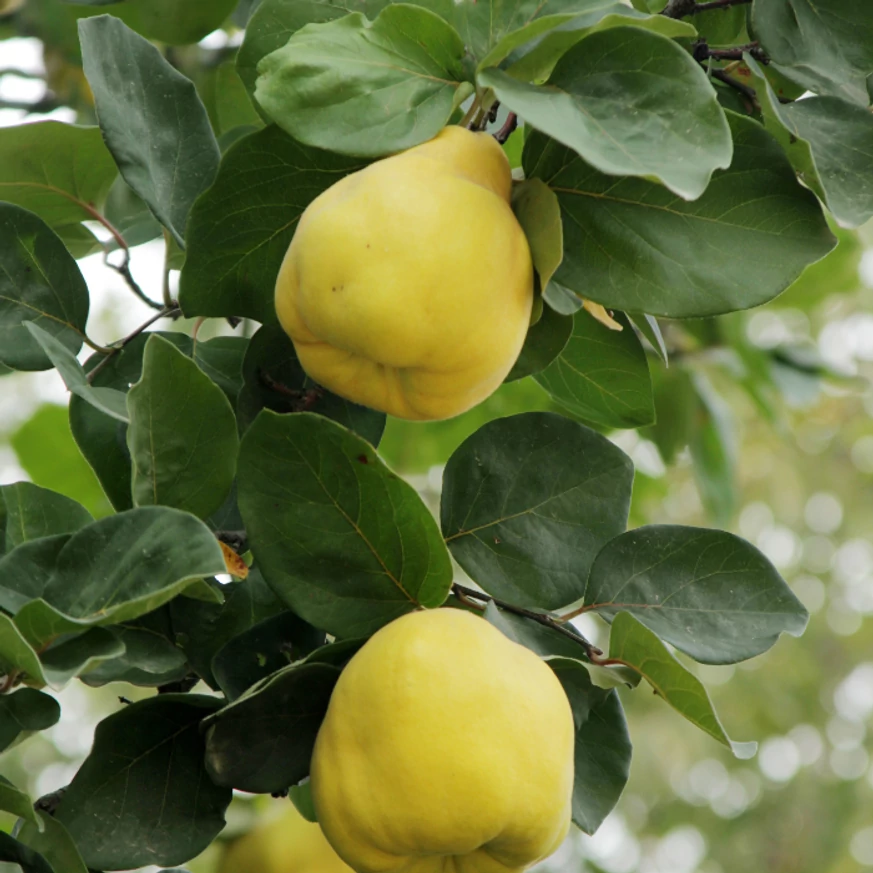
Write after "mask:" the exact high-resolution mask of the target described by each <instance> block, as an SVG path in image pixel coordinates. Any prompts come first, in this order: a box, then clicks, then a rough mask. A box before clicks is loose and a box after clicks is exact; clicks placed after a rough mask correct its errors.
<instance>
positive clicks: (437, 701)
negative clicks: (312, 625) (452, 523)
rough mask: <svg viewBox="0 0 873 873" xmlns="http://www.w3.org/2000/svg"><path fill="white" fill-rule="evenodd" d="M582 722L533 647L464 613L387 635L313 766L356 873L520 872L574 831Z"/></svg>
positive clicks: (335, 702) (412, 620)
mask: <svg viewBox="0 0 873 873" xmlns="http://www.w3.org/2000/svg"><path fill="white" fill-rule="evenodd" d="M573 744H574V728H573V715H572V712H571V710H570V704H569V702H568V700H567V697H566V695H565V694H564V690H563V688H562V687H561V683H560V682H559V681H558V679H557V677H556V676H555V674H554V673H553V672H552V670H551V669H550V668H549V667H548V666H547V665H546V664H545V663H544V662H543V661H542V660H540V658H538V657H537V656H536V655H535V654H534V653H533V652H531V651H530V650H529V649H526V648H524V647H523V646H520V645H518V644H517V643H514V642H512V641H511V640H509V639H508V638H507V637H505V636H504V635H503V634H502V633H501V632H500V631H499V630H497V629H496V628H494V627H493V626H492V625H490V624H488V623H487V622H486V621H485V620H484V619H482V618H479V617H478V616H475V615H472V614H471V613H468V612H464V611H462V610H458V609H434V610H428V611H424V612H413V613H410V614H408V615H405V616H403V617H402V618H399V619H397V620H395V621H393V622H391V623H390V624H388V625H386V626H385V627H384V628H382V629H381V630H380V631H378V632H377V633H376V634H375V635H374V636H373V637H371V639H370V640H369V641H368V642H367V643H366V644H365V645H364V646H363V648H361V649H360V651H358V653H357V654H356V655H355V656H354V657H353V658H352V660H351V661H350V662H349V664H348V665H347V666H346V668H345V669H344V670H343V672H342V674H341V675H340V678H339V681H338V683H337V685H336V688H335V689H334V692H333V695H332V697H331V700H330V705H329V707H328V711H327V715H326V716H325V719H324V721H323V723H322V725H321V728H320V730H319V732H318V737H317V739H316V743H315V749H314V752H313V757H312V770H311V774H312V780H311V788H312V796H313V800H314V803H315V808H316V811H317V813H318V820H319V823H320V824H321V826H322V828H323V830H324V833H325V835H326V836H327V838H328V840H329V841H330V843H331V845H332V846H333V847H334V848H335V849H336V851H337V853H338V854H339V855H340V857H342V858H343V860H344V861H346V863H348V864H349V865H350V866H351V867H353V868H354V869H355V870H356V871H358V873H513V871H520V870H523V869H525V868H526V867H528V866H530V865H531V864H533V863H535V862H536V861H538V860H540V859H542V858H545V857H546V856H548V855H550V854H551V853H552V852H553V851H554V850H555V849H557V847H558V846H559V845H560V844H561V842H562V840H563V839H564V837H565V836H566V834H567V831H568V829H569V826H570V815H571V809H570V804H571V794H572V790H573Z"/></svg>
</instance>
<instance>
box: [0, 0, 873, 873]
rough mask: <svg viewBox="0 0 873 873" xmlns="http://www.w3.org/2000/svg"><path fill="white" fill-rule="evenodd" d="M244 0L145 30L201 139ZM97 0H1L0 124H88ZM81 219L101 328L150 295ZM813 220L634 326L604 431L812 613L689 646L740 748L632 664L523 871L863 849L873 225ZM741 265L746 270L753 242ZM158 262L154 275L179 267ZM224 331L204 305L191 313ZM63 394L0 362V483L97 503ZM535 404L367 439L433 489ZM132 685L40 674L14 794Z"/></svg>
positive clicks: (596, 872) (871, 587) (839, 865)
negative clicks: (607, 720)
mask: <svg viewBox="0 0 873 873" xmlns="http://www.w3.org/2000/svg"><path fill="white" fill-rule="evenodd" d="M254 5H256V4H255V3H250V2H248V3H247V2H245V0H244V2H242V3H241V4H240V7H239V8H238V9H237V12H236V13H235V14H234V18H233V19H232V21H233V23H229V24H228V25H227V28H226V29H225V30H221V31H216V32H215V33H212V34H210V35H209V36H207V37H206V38H205V39H203V40H202V41H201V42H200V43H199V44H198V45H195V46H185V47H181V48H180V47H175V48H170V47H168V48H166V51H167V53H168V55H169V57H170V59H171V61H172V62H173V63H174V64H175V65H176V66H177V67H178V68H179V69H181V70H182V71H183V72H184V73H185V74H186V75H188V76H189V77H190V78H191V79H193V80H194V81H195V83H196V85H197V87H198V89H199V91H200V94H201V97H202V99H203V101H204V103H205V105H206V107H207V109H208V111H209V113H210V117H211V118H212V120H213V123H214V125H215V128H216V131H217V133H218V134H220V135H222V144H223V145H224V144H227V143H229V142H231V141H232V140H233V139H235V138H236V136H238V135H240V132H241V131H242V132H246V131H247V130H250V129H251V126H253V125H259V124H260V121H259V120H258V117H257V115H256V113H255V112H254V111H253V110H252V108H251V106H250V105H249V104H248V102H247V98H246V96H245V92H244V90H243V88H242V84H241V82H240V81H239V79H238V78H237V77H236V73H235V72H234V69H233V58H234V54H235V51H236V48H237V47H238V45H239V43H240V42H241V37H242V31H241V30H240V27H241V26H244V24H245V19H246V16H247V14H248V13H249V11H250V8H251V7H253V6H254ZM95 11H109V12H112V11H113V7H111V6H110V7H108V8H104V9H102V10H100V9H98V10H95V9H93V8H91V9H89V8H88V7H83V6H72V5H69V4H67V3H64V2H62V0H30V2H28V3H25V4H23V5H22V4H21V3H19V2H16V0H12V2H10V0H0V127H6V126H11V125H17V124H22V123H28V122H33V121H37V120H43V119H46V118H51V119H56V120H61V121H66V122H71V123H82V124H92V123H94V115H93V105H92V102H91V99H90V94H89V91H88V87H87V83H86V82H85V80H84V77H83V75H82V70H81V64H80V57H79V53H78V44H77V38H76V26H75V24H76V18H77V17H78V16H80V15H82V14H86V13H88V14H93V13H94V12H95ZM0 195H2V189H0ZM107 213H108V216H109V218H110V220H112V221H113V222H114V223H115V224H116V225H117V226H118V227H120V228H122V229H123V232H124V233H125V235H126V236H127V238H128V239H129V241H130V242H131V243H137V245H136V246H135V247H134V248H133V255H132V264H131V268H132V271H133V274H134V276H135V278H136V279H137V281H138V282H139V284H140V285H141V286H142V287H143V288H144V289H146V291H147V292H150V293H151V295H152V296H153V297H160V296H161V295H160V289H161V285H162V282H163V281H164V276H165V251H164V241H163V239H161V238H160V237H159V230H158V228H157V225H156V224H155V223H154V222H153V221H151V220H150V219H149V218H148V216H147V214H146V213H145V211H144V209H143V207H142V204H141V203H137V202H136V198H135V197H134V195H133V194H132V193H131V192H130V190H129V189H126V187H125V186H124V185H123V183H117V184H116V186H115V188H114V189H113V191H112V192H111V194H110V199H109V203H108V205H107ZM92 230H93V232H94V233H95V235H96V237H97V239H95V242H94V245H93V246H92V247H91V248H92V249H93V251H94V253H93V254H90V255H87V256H85V257H83V258H82V260H81V261H80V265H81V268H82V270H83V273H84V275H85V277H86V279H87V281H88V283H89V286H90V289H91V295H92V308H91V317H90V321H89V334H90V335H91V336H92V337H93V338H94V339H95V340H97V341H98V342H110V341H113V340H115V339H117V338H119V337H121V336H123V335H125V334H126V333H128V332H129V331H130V330H132V329H133V328H134V327H136V326H137V325H139V324H140V323H142V322H143V321H144V320H145V319H146V318H148V317H149V315H150V314H151V311H150V310H148V309H147V308H146V307H145V306H144V305H143V304H142V303H141V302H140V301H139V300H138V299H137V298H136V297H135V296H134V295H132V294H131V293H130V290H129V289H128V287H127V286H126V285H125V283H124V281H123V279H122V278H121V277H120V276H119V275H118V274H117V273H116V272H114V271H113V270H112V269H110V268H108V267H107V266H105V265H104V258H103V252H102V246H101V243H100V240H101V239H103V238H104V237H105V231H104V232H102V233H101V231H102V229H101V228H100V227H99V226H95V227H94V228H92ZM835 231H836V232H837V233H838V235H839V237H840V244H839V246H838V247H837V249H835V251H834V252H833V253H832V254H831V255H829V256H828V257H827V258H826V259H825V260H824V261H822V262H820V263H819V264H816V265H814V266H813V267H811V268H810V269H809V270H807V272H806V273H805V274H804V275H803V276H802V277H801V278H800V280H799V281H798V282H797V283H796V284H795V285H794V286H792V287H791V288H790V289H789V290H788V291H786V292H785V293H784V294H783V295H782V296H781V297H780V298H779V299H777V300H776V301H775V302H774V303H772V304H770V305H768V306H766V307H764V308H762V309H760V310H755V311H752V312H749V313H743V314H739V315H733V316H729V317H723V318H719V319H708V320H701V321H693V322H683V323H679V322H663V323H662V324H661V328H662V331H663V335H664V340H665V345H666V348H667V351H668V357H669V366H665V365H664V364H663V362H662V361H661V360H660V357H659V355H658V354H657V353H656V350H655V348H654V347H649V348H648V350H649V352H650V358H651V366H652V375H653V380H654V383H655V388H656V400H657V408H658V418H659V420H658V424H657V425H655V426H653V427H651V428H646V429H644V430H642V431H639V432H633V431H627V432H621V433H613V434H610V435H609V436H610V438H611V439H613V440H614V441H615V442H616V443H617V444H618V445H620V446H621V447H622V448H623V449H624V450H625V451H626V452H627V453H628V454H629V455H630V456H631V457H632V458H633V460H634V463H635V465H636V470H637V475H636V483H635V490H634V502H633V508H632V519H631V523H632V525H633V526H636V525H639V524H646V523H665V522H666V523H670V522H672V523H682V524H708V525H713V526H721V527H724V528H726V529H729V530H733V531H736V532H737V533H739V534H741V535H742V536H744V537H746V538H747V539H749V540H751V541H752V542H753V543H755V544H756V545H757V546H758V547H759V548H760V549H761V550H762V551H763V552H764V553H765V554H766V555H767V556H768V557H769V558H770V560H771V561H773V563H774V564H775V565H776V566H777V567H778V568H779V570H780V571H781V572H782V573H783V575H784V576H785V577H786V579H787V580H788V582H789V584H790V585H791V586H792V588H793V589H794V591H795V593H796V594H797V595H798V597H799V598H800V599H801V600H802V601H803V603H804V604H805V605H806V607H807V608H808V609H809V611H810V613H811V621H810V625H809V629H808V630H807V632H806V634H805V635H804V636H803V637H802V638H801V639H793V638H788V637H786V638H784V639H782V640H781V641H780V642H779V644H778V645H777V646H776V647H775V648H774V649H772V650H771V651H770V652H769V653H767V654H766V655H763V656H761V657H759V658H756V659H754V660H752V661H750V662H747V663H745V664H741V665H738V666H736V667H733V666H731V667H706V668H699V667H698V668H696V669H697V672H698V674H699V675H700V677H701V678H702V679H703V681H704V683H705V684H706V685H707V687H708V688H709V689H710V692H711V695H712V697H713V699H714V702H715V705H716V708H717V710H718V711H719V713H720V715H721V717H722V720H723V721H724V723H725V726H726V728H727V730H728V732H729V733H730V734H731V735H732V736H733V737H734V738H736V739H738V740H757V741H758V743H759V751H758V754H757V756H756V757H755V758H753V759H751V760H749V761H736V760H734V759H733V758H732V757H731V756H730V753H729V752H728V751H727V750H726V749H723V748H722V747H721V746H719V745H717V744H716V743H715V742H713V741H712V740H710V739H709V738H708V737H706V736H705V735H704V734H702V733H700V732H698V731H696V730H695V728H693V727H692V726H691V725H690V724H688V723H687V722H685V721H684V720H682V719H681V718H680V717H679V716H678V715H676V714H675V713H673V711H672V710H670V709H669V708H668V707H667V706H666V705H665V704H664V703H663V701H661V700H659V699H658V698H656V697H655V696H654V695H652V694H650V693H647V692H646V690H645V688H644V687H640V688H639V689H637V690H636V691H627V692H626V693H624V694H623V701H624V704H625V707H626V710H627V715H628V722H629V726H630V732H631V737H632V739H633V742H634V760H633V767H632V771H631V778H630V782H629V785H628V787H627V789H626V791H625V793H624V796H623V798H622V800H621V802H620V803H619V805H618V807H617V809H616V810H615V811H614V812H613V813H612V815H610V817H609V818H608V819H607V820H606V822H605V823H604V824H603V826H602V827H601V829H600V830H599V831H598V833H597V834H596V835H595V836H594V837H593V838H591V837H587V836H585V835H583V834H581V833H576V834H574V835H573V836H571V838H570V839H568V841H567V843H566V845H565V846H564V847H563V848H562V849H561V850H560V851H559V852H558V853H557V854H556V855H555V856H554V857H553V858H552V859H550V860H549V861H547V862H544V863H543V864H542V865H541V869H542V870H543V871H555V873H557V871H578V873H586V871H590V873H601V871H605V873H740V871H759V870H760V871H770V873H844V871H845V873H849V871H858V870H864V869H871V870H873V762H871V751H873V740H871V737H870V736H868V728H871V727H873V638H871V630H873V500H871V496H873V391H871V385H870V377H871V375H873V227H868V228H862V230H861V231H860V232H859V233H849V232H844V231H842V230H839V229H836V228H835ZM737 256H738V257H742V253H741V252H738V253H737ZM168 266H169V267H173V266H178V259H176V260H173V259H172V258H171V260H170V262H169V265H168ZM748 269H749V274H748V278H749V282H750V283H753V282H754V281H755V265H754V264H749V268H748ZM167 275H168V277H169V282H170V288H171V291H172V290H173V289H174V288H175V283H176V281H177V277H178V273H177V272H176V271H175V270H174V269H168V272H167ZM192 326H193V325H192V324H190V323H186V322H184V321H179V322H176V323H175V324H174V325H173V326H172V327H171V328H167V327H165V328H164V329H175V330H183V331H188V332H190V331H191V329H192ZM253 328H254V326H253V325H250V324H246V323H243V324H242V325H241V326H239V327H238V328H236V329H237V330H238V331H251V330H252V329H253ZM604 329H605V328H604ZM230 330H231V329H230V327H229V326H227V325H226V324H223V323H218V322H215V323H212V322H210V323H208V324H207V325H205V326H204V328H203V332H202V333H201V336H208V335H211V334H210V332H212V333H222V332H229V331H230ZM67 400H68V397H67V392H66V389H65V388H64V386H63V384H62V382H61V380H60V377H59V376H58V374H57V373H56V372H55V371H51V372H48V373H33V374H24V373H6V374H4V375H2V377H0V483H3V484H5V483H9V482H14V481H17V480H21V479H29V480H32V481H34V482H36V483H37V484H40V485H43V486H46V487H49V488H53V489H55V490H57V491H60V492H62V493H65V494H68V495H70V496H71V497H75V498H76V499H77V500H79V501H81V502H82V503H84V504H85V505H86V506H87V507H88V509H90V510H91V511H92V513H94V514H95V515H97V516H100V515H104V514H106V513H108V512H109V511H110V508H109V504H108V502H107V501H106V499H105V497H104V496H103V494H102V492H101V490H100V487H99V485H98V484H97V480H96V478H95V477H94V475H93V473H92V472H91V470H90V468H89V467H88V465H87V463H86V462H85V460H84V459H83V458H82V456H81V455H80V454H79V452H78V449H77V448H76V446H75V443H74V442H73V439H72V436H71V434H70V430H69V425H68V423H67V410H66V404H67ZM537 408H538V409H549V408H556V407H554V406H553V404H552V403H551V401H550V400H549V399H548V397H547V396H546V395H545V393H544V392H543V391H542V389H540V388H539V386H538V385H537V384H536V383H534V382H533V380H531V379H525V380H522V381H521V382H516V383H512V384H509V385H506V386H504V388H503V389H501V390H500V391H499V392H498V393H497V394H496V395H495V396H494V397H492V398H491V399H490V400H489V401H488V402H487V403H485V404H484V405H483V406H481V407H479V408H477V409H475V410H473V411H471V412H470V413H468V414H466V415H464V416H462V417H460V418H458V419H455V420H452V421H449V422H443V423H436V424H427V425H422V424H409V423H405V422H398V421H391V422H389V425H388V429H387V431H386V435H385V438H384V441H383V443H382V446H381V449H380V451H381V452H382V454H383V455H384V456H385V458H386V460H387V461H388V462H389V464H391V465H392V466H393V467H394V468H395V469H396V470H397V471H398V472H400V473H401V474H403V475H404V476H406V477H407V478H408V479H409V480H410V481H411V482H412V483H413V484H414V485H415V486H416V487H417V488H418V489H419V490H420V491H421V493H422V494H423V495H424V496H425V497H426V499H427V500H428V501H429V502H430V504H431V505H432V506H433V507H434V508H436V507H437V505H438V500H439V487H440V480H441V476H442V465H443V464H444V463H445V461H446V459H447V458H448V456H449V455H450V454H451V452H452V451H453V450H454V449H455V448H456V447H457V446H458V445H459V444H460V443H461V442H462V441H463V439H465V438H466V437H467V436H468V435H469V434H471V433H472V432H473V431H475V430H476V429H477V428H478V427H479V426H481V424H483V423H484V422H485V421H488V420H490V419H492V418H496V417H499V416H504V415H509V414H512V413H515V412H520V411H523V410H529V409H537ZM580 627H581V628H582V629H583V631H584V632H585V633H586V635H587V636H588V637H589V638H590V639H593V641H594V642H595V643H596V642H598V640H599V641H600V642H601V643H602V642H604V641H605V631H606V626H605V625H603V624H599V623H598V620H597V619H595V618H593V617H587V616H586V617H584V619H583V620H581V621H580ZM152 693H154V692H153V691H152V690H150V689H137V688H133V687H131V686H128V685H120V684H111V685H107V686H104V687H103V688H96V689H92V688H88V687H86V686H85V685H83V684H81V683H74V684H71V685H70V686H69V687H67V688H66V689H65V690H64V691H63V692H62V693H61V694H60V695H59V699H60V702H61V704H62V708H63V715H62V717H61V720H60V722H59V723H58V724H57V725H56V726H55V727H53V728H51V729H49V730H47V731H45V732H44V733H42V734H39V735H37V736H34V737H32V738H30V739H29V740H28V741H27V742H26V743H24V744H22V745H21V746H18V747H16V748H13V749H11V750H9V751H7V752H6V753H4V754H3V756H2V757H0V774H2V775H3V776H5V777H7V778H9V779H11V780H12V781H13V782H14V783H15V784H17V785H20V786H21V787H22V788H24V787H26V788H27V789H28V790H29V792H30V793H31V795H32V796H34V797H38V796H42V795H44V794H46V793H48V792H51V791H53V790H56V789H57V788H59V787H61V786H63V785H65V784H66V783H67V782H69V780H70V779H71V777H72V775H73V774H74V773H75V771H76V769H77V768H78V766H79V764H80V763H81V761H82V760H83V758H84V757H85V755H86V754H87V752H88V750H89V748H90V745H91V740H92V735H93V729H94V726H95V724H96V723H97V722H98V721H99V720H100V719H101V718H102V717H103V716H104V715H106V714H107V713H109V712H112V711H114V710H116V709H117V708H118V707H119V706H120V705H121V704H120V703H119V696H124V697H127V698H130V699H136V698H137V697H139V696H145V695H150V694H152ZM286 803H287V801H274V800H270V799H268V798H264V799H260V800H259V801H257V803H256V804H253V803H252V802H251V798H248V799H247V798H246V797H245V796H243V795H238V796H237V798H236V799H235V801H234V804H233V806H232V807H231V811H230V817H229V827H228V829H227V831H226V832H225V835H224V836H227V837H232V836H233V835H235V834H239V833H241V832H243V831H245V830H246V829H247V828H248V827H249V826H250V825H251V822H252V821H253V819H254V817H255V815H256V807H257V808H258V809H263V808H264V807H270V806H277V805H283V804H286ZM0 821H2V823H3V825H4V826H9V825H11V821H5V820H0ZM218 854H219V852H218V849H217V847H216V848H213V849H211V850H210V851H209V852H207V853H206V854H205V855H204V856H203V857H202V858H200V859H198V860H197V861H195V862H192V863H191V864H190V865H189V866H190V868H191V870H193V871H195V873H211V871H212V870H213V869H214V868H215V858H216V857H217V855H218ZM7 866H8V865H3V864H0V870H3V869H4V868H5V867H7ZM8 869H17V868H11V867H9V868H8Z"/></svg>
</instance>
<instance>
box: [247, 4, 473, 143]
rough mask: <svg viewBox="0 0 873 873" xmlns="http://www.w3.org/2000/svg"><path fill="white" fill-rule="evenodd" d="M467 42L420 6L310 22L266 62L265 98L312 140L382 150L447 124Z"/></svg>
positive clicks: (292, 129) (289, 126)
mask: <svg viewBox="0 0 873 873" xmlns="http://www.w3.org/2000/svg"><path fill="white" fill-rule="evenodd" d="M463 59H464V44H463V43H462V42H461V39H460V37H459V36H458V34H457V32H456V31H455V30H454V28H452V26H451V25H450V24H447V23H446V22H445V21H444V20H443V19H442V18H440V17H439V16H438V15H436V14H434V13H433V12H430V11H428V10H427V9H424V8H422V7H420V6H412V5H407V4H403V3H398V4H396V5H389V6H387V7H386V8H385V9H383V10H382V11H381V12H380V13H379V15H378V16H377V17H376V19H375V20H374V21H373V22H372V23H371V22H370V21H368V20H367V18H366V17H365V16H364V15H362V14H361V13H360V12H353V13H350V14H349V15H346V16H345V17H343V18H340V19H337V20H335V21H327V22H323V23H320V24H308V25H306V26H305V27H303V28H302V29H300V30H298V31H297V32H296V33H295V34H294V35H293V36H292V37H291V38H290V39H289V40H288V42H287V44H286V45H285V46H284V47H283V48H280V49H278V50H277V51H274V52H272V53H271V54H269V55H267V56H266V57H265V58H264V59H263V60H262V61H261V62H260V64H258V73H259V74H260V75H259V76H258V80H257V85H256V88H255V99H256V100H257V101H258V103H259V104H260V105H261V107H262V108H263V109H264V111H265V112H266V113H267V115H269V116H270V118H272V119H273V121H275V122H276V124H278V125H279V127H281V128H282V129H283V130H286V131H287V132H288V133H290V134H291V135H292V136H293V137H295V138H296V139H298V140H300V141H301V142H303V143H306V144H307V145H310V146H316V147H318V148H326V149H330V150H331V151H335V152H339V153H341V154H348V155H367V156H378V155H385V154H389V153H392V152H396V151H400V150H401V149H406V148H410V147H411V146H415V145H418V144H419V143H421V142H424V141H425V140H428V139H431V138H432V137H434V136H436V135H437V133H439V132H440V130H442V128H443V127H445V125H446V123H447V122H448V120H449V117H450V116H451V114H452V111H453V110H454V108H455V107H456V105H457V102H458V101H457V95H458V89H459V88H460V87H461V84H462V82H464V79H465V72H464V66H463V63H462V62H463Z"/></svg>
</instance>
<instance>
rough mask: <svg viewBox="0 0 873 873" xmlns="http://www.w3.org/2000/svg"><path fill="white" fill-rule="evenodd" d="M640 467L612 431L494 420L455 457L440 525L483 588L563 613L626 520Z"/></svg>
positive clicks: (548, 419) (558, 419)
mask: <svg viewBox="0 0 873 873" xmlns="http://www.w3.org/2000/svg"><path fill="white" fill-rule="evenodd" d="M632 483H633V464H632V463H631V460H630V458H628V457H627V455H625V453H624V452H622V451H621V449H619V448H618V447H617V446H615V445H613V444H612V443H611V442H610V441H609V440H608V439H606V437H603V436H601V435H600V434H598V433H595V432H594V431H592V430H589V429H588V428H586V427H584V426H583V425H581V424H577V423H576V422H574V421H571V420H570V419H568V418H564V417H563V416H561V415H556V414H555V413H550V412H529V413H523V414H521V415H515V416H512V417H511V418H503V419H498V420H497V421H494V422H491V423H490V424H486V425H485V426H484V427H482V428H481V429H480V430H478V431H477V432H476V433H475V434H474V435H473V436H472V437H470V438H469V439H468V440H466V442H464V443H463V445H462V446H461V447H460V448H459V449H458V450H457V451H456V452H455V453H454V454H453V455H452V457H451V458H449V461H448V464H446V468H445V473H444V474H443V492H442V501H441V516H440V517H441V524H442V531H443V535H444V536H445V538H446V542H447V543H448V545H449V548H450V550H451V552H452V555H453V557H454V558H455V560H456V561H457V562H458V563H459V564H460V565H461V566H462V567H463V568H464V569H465V570H466V571H467V573H468V574H469V575H470V577H471V578H472V579H473V580H475V581H476V582H477V583H478V584H479V585H480V586H481V587H482V588H483V589H484V590H485V591H488V592H489V593H491V594H494V595H495V596H498V597H502V598H504V599H506V600H509V601H511V602H513V603H517V604H519V605H520V606H532V607H538V608H541V609H555V608H557V607H559V606H564V605H566V604H568V603H571V602H572V601H574V600H577V599H579V598H580V597H581V596H582V595H583V594H584V592H585V581H584V580H585V579H586V577H587V575H588V570H589V568H590V566H591V562H592V561H593V560H594V557H595V555H596V554H597V552H598V551H599V550H600V548H601V547H602V546H603V545H604V544H605V543H607V542H608V541H609V540H610V539H612V538H613V537H614V536H616V535H618V534H620V533H622V532H623V531H624V530H625V528H626V526H627V515H628V508H629V506H630V497H631V487H632Z"/></svg>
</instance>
